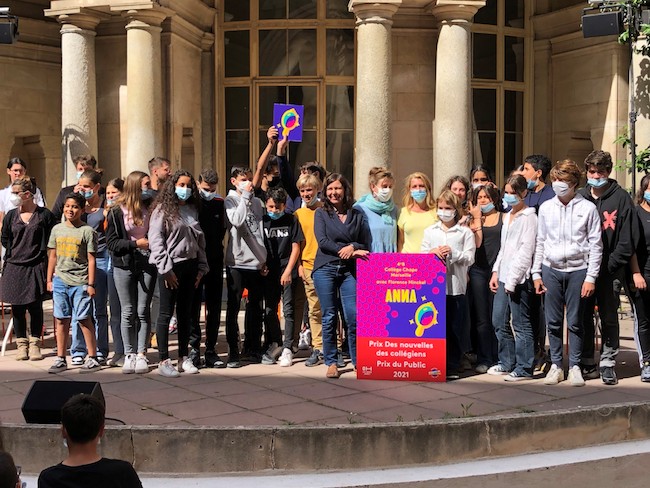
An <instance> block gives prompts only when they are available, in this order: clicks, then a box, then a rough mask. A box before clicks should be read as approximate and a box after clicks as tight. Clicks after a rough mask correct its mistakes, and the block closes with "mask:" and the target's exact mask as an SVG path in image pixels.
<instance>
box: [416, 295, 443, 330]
mask: <svg viewBox="0 0 650 488" xmlns="http://www.w3.org/2000/svg"><path fill="white" fill-rule="evenodd" d="M437 323H438V309H436V306H435V305H434V304H433V302H427V303H423V304H422V305H420V306H419V307H418V309H417V310H416V311H415V325H416V328H415V335H416V336H417V337H422V336H423V335H424V331H425V330H427V329H428V328H429V327H433V326H434V325H436V324H437Z"/></svg>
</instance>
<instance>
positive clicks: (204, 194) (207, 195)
mask: <svg viewBox="0 0 650 488" xmlns="http://www.w3.org/2000/svg"><path fill="white" fill-rule="evenodd" d="M199 193H200V194H201V197H202V198H203V199H204V200H207V201H208V202H209V201H210V200H214V198H215V197H216V196H217V194H216V193H213V192H211V191H207V190H204V189H203V188H199Z"/></svg>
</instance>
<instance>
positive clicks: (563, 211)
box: [532, 159, 603, 386]
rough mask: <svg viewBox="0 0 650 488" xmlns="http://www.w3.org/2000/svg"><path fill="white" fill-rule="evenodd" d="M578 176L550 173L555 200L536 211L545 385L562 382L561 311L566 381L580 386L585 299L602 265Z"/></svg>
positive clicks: (596, 228) (561, 167) (566, 166)
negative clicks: (547, 359)
mask: <svg viewBox="0 0 650 488" xmlns="http://www.w3.org/2000/svg"><path fill="white" fill-rule="evenodd" d="M580 177H581V170H580V168H579V167H578V165H577V164H576V163H575V162H574V161H571V160H568V159H567V160H564V161H562V162H559V163H557V164H556V165H555V166H554V167H553V169H552V170H551V181H552V182H553V191H554V192H555V195H556V196H555V198H553V199H551V200H548V201H547V202H545V203H543V204H542V206H541V207H540V208H539V216H538V228H537V244H536V248H535V259H534V261H533V267H532V274H533V280H534V282H535V291H536V292H537V293H538V294H542V293H545V294H546V298H545V316H546V324H547V328H548V338H549V344H550V352H551V361H552V363H553V364H552V365H551V368H550V369H549V372H548V373H547V375H546V378H545V379H544V383H545V384H547V385H555V384H557V383H559V382H561V381H563V380H564V370H563V369H562V368H563V366H562V359H563V357H562V353H563V349H562V326H563V324H564V308H565V306H566V320H567V328H568V329H569V381H570V382H571V385H573V386H583V385H584V384H585V382H584V379H583V378H582V373H581V371H580V356H581V352H582V341H583V337H584V327H583V324H582V314H583V310H584V306H585V299H586V298H588V297H590V296H592V295H593V294H594V289H595V282H596V278H597V277H598V271H599V269H600V262H601V260H602V253H603V245H602V241H601V232H600V217H599V215H598V210H597V209H596V206H595V205H594V204H593V203H591V202H590V201H588V200H587V199H585V198H584V197H583V196H582V195H579V194H577V193H576V190H577V186H578V183H579V181H580Z"/></svg>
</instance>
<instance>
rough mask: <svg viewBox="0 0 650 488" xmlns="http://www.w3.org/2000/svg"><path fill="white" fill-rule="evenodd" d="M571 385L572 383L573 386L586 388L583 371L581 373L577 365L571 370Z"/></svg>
mask: <svg viewBox="0 0 650 488" xmlns="http://www.w3.org/2000/svg"><path fill="white" fill-rule="evenodd" d="M569 383H571V386H585V380H584V379H583V378H582V371H580V366H578V365H577V364H576V365H575V366H573V367H572V368H571V369H569Z"/></svg>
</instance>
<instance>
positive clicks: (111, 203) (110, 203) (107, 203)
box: [106, 198, 115, 207]
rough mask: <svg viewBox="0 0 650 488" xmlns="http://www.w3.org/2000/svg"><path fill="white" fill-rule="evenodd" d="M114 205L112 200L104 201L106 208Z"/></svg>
mask: <svg viewBox="0 0 650 488" xmlns="http://www.w3.org/2000/svg"><path fill="white" fill-rule="evenodd" d="M114 203H115V199H114V198H107V199H106V206H107V207H112V206H113V204H114Z"/></svg>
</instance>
